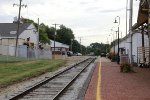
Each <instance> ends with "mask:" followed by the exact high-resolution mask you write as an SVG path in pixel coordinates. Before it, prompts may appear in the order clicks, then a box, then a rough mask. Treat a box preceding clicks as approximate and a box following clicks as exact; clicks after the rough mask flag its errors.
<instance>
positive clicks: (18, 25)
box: [13, 0, 27, 56]
mask: <svg viewBox="0 0 150 100" xmlns="http://www.w3.org/2000/svg"><path fill="white" fill-rule="evenodd" d="M21 3H22V0H20V3H19V4H15V3H14V4H13V6H19V14H18V21H17V33H16V35H17V36H16V48H15V56H17V51H18V50H17V49H18V37H19V27H20V13H21V7H25V8H26V7H27V5H22V4H21Z"/></svg>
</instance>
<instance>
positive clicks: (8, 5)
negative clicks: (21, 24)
mask: <svg viewBox="0 0 150 100" xmlns="http://www.w3.org/2000/svg"><path fill="white" fill-rule="evenodd" d="M22 1H23V2H22V4H27V5H28V7H27V8H22V11H21V16H23V17H27V18H30V19H33V20H34V21H35V22H36V21H37V18H40V22H41V23H42V22H43V23H45V24H46V25H49V26H52V24H53V23H58V24H64V25H65V26H67V27H69V28H71V29H72V30H73V32H74V34H75V37H76V39H77V40H79V38H78V37H82V44H83V45H86V46H87V45H89V44H90V43H91V42H103V43H107V38H108V40H109V42H110V40H111V39H110V37H109V34H110V32H111V31H110V29H111V28H112V27H113V26H115V25H114V24H113V21H114V19H115V17H116V16H120V17H121V24H120V30H121V31H122V33H123V36H124V35H125V8H126V0H109V1H108V0H22ZM14 3H19V0H0V9H1V10H0V22H1V23H6V22H12V21H13V17H15V16H17V15H18V7H17V6H15V7H13V4H14ZM138 3H139V2H138V1H134V20H133V23H135V22H136V20H137V12H138Z"/></svg>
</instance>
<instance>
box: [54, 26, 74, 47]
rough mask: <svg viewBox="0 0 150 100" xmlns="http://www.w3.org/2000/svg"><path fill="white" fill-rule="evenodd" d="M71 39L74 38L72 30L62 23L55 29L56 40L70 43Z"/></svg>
mask: <svg viewBox="0 0 150 100" xmlns="http://www.w3.org/2000/svg"><path fill="white" fill-rule="evenodd" d="M71 39H74V34H73V31H72V30H71V29H70V28H67V27H65V26H64V25H61V26H60V29H58V30H57V35H56V41H59V42H61V43H64V44H67V45H71Z"/></svg>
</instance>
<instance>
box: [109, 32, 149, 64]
mask: <svg viewBox="0 0 150 100" xmlns="http://www.w3.org/2000/svg"><path fill="white" fill-rule="evenodd" d="M132 46H133V48H132V59H133V62H135V63H139V61H140V60H142V59H141V57H139V54H138V49H139V48H141V47H142V34H141V32H140V31H137V30H136V31H134V32H133V34H132ZM144 46H145V47H149V40H148V35H146V34H144ZM111 52H115V53H116V54H117V53H118V43H117V42H116V43H115V48H114V46H113V47H112V48H111ZM119 53H120V56H121V54H126V55H128V56H129V55H130V54H129V53H130V35H129V34H128V35H127V36H125V37H124V38H122V39H121V40H120V42H119ZM147 60H148V59H147Z"/></svg>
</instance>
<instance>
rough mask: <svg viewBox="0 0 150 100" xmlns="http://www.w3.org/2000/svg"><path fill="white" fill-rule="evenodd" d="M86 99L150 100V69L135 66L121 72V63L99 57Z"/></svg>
mask: <svg viewBox="0 0 150 100" xmlns="http://www.w3.org/2000/svg"><path fill="white" fill-rule="evenodd" d="M95 65H96V67H95V70H94V72H93V75H92V78H91V81H90V83H89V86H88V89H87V91H86V94H85V97H84V100H150V69H149V68H137V67H134V71H135V73H120V69H119V65H118V64H116V63H115V62H110V60H109V59H106V58H98V59H97V61H96V64H95Z"/></svg>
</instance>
